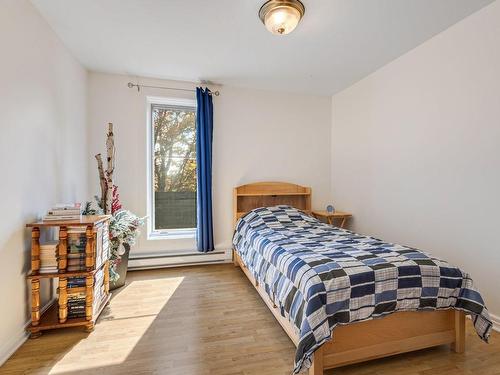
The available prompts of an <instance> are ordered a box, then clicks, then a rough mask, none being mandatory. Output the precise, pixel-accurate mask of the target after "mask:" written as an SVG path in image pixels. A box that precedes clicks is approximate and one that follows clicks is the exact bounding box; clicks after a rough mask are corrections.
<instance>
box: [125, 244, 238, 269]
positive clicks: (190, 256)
mask: <svg viewBox="0 0 500 375" xmlns="http://www.w3.org/2000/svg"><path fill="white" fill-rule="evenodd" d="M231 257H232V254H231V249H228V250H216V251H211V252H208V253H200V252H196V251H190V252H183V253H164V254H148V255H132V256H131V257H130V259H129V264H128V269H129V270H134V269H135V270H138V269H148V268H165V267H178V266H191V265H197V264H213V263H227V262H230V261H231Z"/></svg>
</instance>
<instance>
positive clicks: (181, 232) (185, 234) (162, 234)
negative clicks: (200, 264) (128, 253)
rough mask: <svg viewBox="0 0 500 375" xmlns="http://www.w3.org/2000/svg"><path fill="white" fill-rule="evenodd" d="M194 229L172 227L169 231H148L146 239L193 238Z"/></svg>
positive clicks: (194, 234) (194, 236) (194, 235)
mask: <svg viewBox="0 0 500 375" xmlns="http://www.w3.org/2000/svg"><path fill="white" fill-rule="evenodd" d="M195 238H196V229H174V230H171V231H168V232H167V231H154V232H150V233H148V240H153V241H158V240H181V239H195Z"/></svg>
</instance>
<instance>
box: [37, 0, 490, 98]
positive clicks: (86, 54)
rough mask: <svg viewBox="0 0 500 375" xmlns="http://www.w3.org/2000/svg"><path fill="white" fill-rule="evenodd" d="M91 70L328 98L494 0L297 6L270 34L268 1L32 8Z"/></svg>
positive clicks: (101, 0)
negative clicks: (279, 31)
mask: <svg viewBox="0 0 500 375" xmlns="http://www.w3.org/2000/svg"><path fill="white" fill-rule="evenodd" d="M32 2H33V4H34V5H35V6H36V7H37V8H38V9H39V11H40V12H41V13H42V15H43V16H44V17H45V18H46V19H47V21H48V22H49V24H50V25H51V26H52V28H53V29H54V30H55V31H56V33H57V34H58V35H59V37H60V38H61V39H62V40H63V42H64V43H65V44H66V45H67V46H68V47H69V49H70V50H71V51H72V52H73V54H74V55H75V56H76V57H77V59H79V60H80V62H81V63H82V64H83V65H84V66H85V67H87V68H88V69H90V70H95V71H102V72H112V73H122V74H130V75H138V76H146V77H156V78H168V79H176V80H187V81H200V80H207V81H212V82H215V83H219V84H227V85H232V86H240V87H250V88H261V89H271V90H282V91H290V92H303V93H315V94H334V93H336V92H338V91H340V90H342V89H344V88H346V87H348V86H350V85H351V84H353V83H354V82H356V81H358V80H359V79H361V78H363V77H365V76H366V75H368V74H369V73H371V72H373V71H374V70H376V69H377V68H379V67H381V66H383V65H385V64H386V63H387V62H389V61H391V60H393V59H394V58H396V57H398V56H400V55H402V54H403V53H405V52H406V51H409V50H410V49H412V48H414V47H416V46H417V45H419V44H420V43H422V42H423V41H425V40H427V39H429V38H430V37H432V36H433V35H435V34H437V33H439V32H441V31H443V30H444V29H446V28H448V27H449V26H451V25H452V24H454V23H456V22H457V21H459V20H461V19H463V18H465V17H466V16H467V15H469V14H471V13H473V12H475V11H476V10H478V9H480V8H481V7H483V6H485V5H486V4H488V3H491V2H492V0H303V3H304V5H305V7H306V13H305V16H304V19H303V20H302V22H301V23H300V24H299V26H298V27H297V29H296V30H295V31H294V32H292V33H291V34H289V35H286V36H276V35H272V34H270V33H269V32H268V31H267V30H266V29H265V28H264V26H263V25H262V24H261V22H260V20H259V18H258V16H257V13H258V10H259V8H260V6H261V5H262V3H263V2H264V0H32Z"/></svg>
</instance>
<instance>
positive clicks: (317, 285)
mask: <svg viewBox="0 0 500 375" xmlns="http://www.w3.org/2000/svg"><path fill="white" fill-rule="evenodd" d="M233 199H234V200H233V202H234V224H235V234H234V238H233V246H234V250H233V257H234V263H235V264H236V265H238V266H240V267H241V269H242V270H243V272H244V273H245V275H246V276H247V277H248V279H249V280H250V281H251V282H252V284H253V285H254V286H255V288H256V289H257V291H258V293H259V294H260V295H261V297H262V299H263V300H264V302H265V303H266V305H267V306H268V307H269V309H270V310H271V312H272V313H273V314H274V316H275V317H276V319H277V320H278V322H279V323H280V324H281V326H282V327H283V329H284V330H285V332H286V333H287V334H288V336H289V337H290V339H291V340H292V341H293V343H294V344H295V345H296V347H297V352H296V356H295V365H294V373H299V372H303V371H308V372H309V375H320V374H323V371H324V370H325V369H330V368H335V367H339V366H344V365H347V364H352V363H357V362H362V361H366V360H370V359H375V358H381V357H386V356H390V355H394V354H399V353H404V352H409V351H413V350H418V349H423V348H427V347H432V346H437V345H443V344H451V348H452V349H453V350H454V351H456V352H458V353H461V352H463V351H464V345H465V342H464V341H465V314H470V315H471V316H472V318H473V322H474V326H475V328H476V331H477V333H478V335H479V336H480V337H481V338H482V339H483V340H484V341H487V340H488V337H489V333H490V330H491V327H492V324H491V320H490V319H489V315H488V311H487V309H486V307H485V306H484V303H483V300H482V298H481V296H480V294H479V293H478V292H477V291H476V290H475V289H474V287H473V285H472V280H471V279H470V277H469V276H468V275H467V274H466V273H464V272H462V271H460V270H459V269H458V268H456V267H453V266H450V265H449V264H448V263H446V262H444V261H442V260H439V259H437V258H434V257H432V256H430V255H428V254H426V253H423V252H421V251H419V250H417V249H413V248H410V247H406V246H401V245H396V244H390V243H386V242H383V241H381V240H378V239H375V238H372V237H367V236H362V235H358V234H356V233H353V232H350V231H347V230H344V229H340V228H334V227H331V226H328V225H327V224H324V223H321V222H319V221H318V220H316V219H315V218H312V217H310V216H308V214H309V213H310V210H311V189H310V188H307V187H303V186H299V185H294V184H289V183H281V182H261V183H254V184H247V185H243V186H240V187H237V188H235V189H234V197H233Z"/></svg>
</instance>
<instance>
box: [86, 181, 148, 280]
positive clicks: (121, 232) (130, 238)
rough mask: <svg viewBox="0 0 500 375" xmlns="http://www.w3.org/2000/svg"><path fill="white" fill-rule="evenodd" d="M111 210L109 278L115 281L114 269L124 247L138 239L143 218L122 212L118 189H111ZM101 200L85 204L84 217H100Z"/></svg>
mask: <svg viewBox="0 0 500 375" xmlns="http://www.w3.org/2000/svg"><path fill="white" fill-rule="evenodd" d="M113 193H114V194H113V204H112V206H113V208H114V210H113V211H112V212H111V214H112V216H111V219H110V221H109V242H110V267H109V277H110V280H111V281H116V280H118V279H119V278H120V275H119V274H118V273H117V272H116V267H117V266H118V265H119V264H120V262H121V258H122V255H123V254H124V253H125V251H126V247H125V246H127V245H128V246H129V247H130V246H133V245H134V244H135V242H136V240H137V237H139V234H140V231H139V227H140V226H141V225H144V218H140V217H138V216H137V215H135V214H133V213H132V212H130V211H128V210H124V209H123V208H122V206H121V204H120V201H119V195H118V187H117V186H116V185H115V186H114V187H113ZM101 202H102V199H100V198H99V197H98V196H95V201H94V202H87V203H86V204H85V208H84V212H83V213H84V215H102V214H104V210H103V208H102V206H101Z"/></svg>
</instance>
